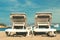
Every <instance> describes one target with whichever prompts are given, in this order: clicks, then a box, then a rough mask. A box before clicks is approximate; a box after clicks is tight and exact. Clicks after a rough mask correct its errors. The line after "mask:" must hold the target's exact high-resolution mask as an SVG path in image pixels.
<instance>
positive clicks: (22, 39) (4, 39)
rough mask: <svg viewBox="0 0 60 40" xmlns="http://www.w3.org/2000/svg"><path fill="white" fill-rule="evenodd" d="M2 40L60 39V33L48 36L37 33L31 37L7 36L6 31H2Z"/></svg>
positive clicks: (0, 35) (0, 38)
mask: <svg viewBox="0 0 60 40" xmlns="http://www.w3.org/2000/svg"><path fill="white" fill-rule="evenodd" d="M0 40H60V34H57V36H56V37H48V36H42V35H36V36H32V35H30V36H29V37H27V36H26V37H24V36H21V37H20V36H15V37H7V36H6V34H5V32H0Z"/></svg>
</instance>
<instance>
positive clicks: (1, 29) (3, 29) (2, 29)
mask: <svg viewBox="0 0 60 40" xmlns="http://www.w3.org/2000/svg"><path fill="white" fill-rule="evenodd" d="M51 28H54V29H56V30H58V31H59V30H60V25H59V27H54V26H53V25H51ZM6 29H11V28H0V31H5V30H6Z"/></svg>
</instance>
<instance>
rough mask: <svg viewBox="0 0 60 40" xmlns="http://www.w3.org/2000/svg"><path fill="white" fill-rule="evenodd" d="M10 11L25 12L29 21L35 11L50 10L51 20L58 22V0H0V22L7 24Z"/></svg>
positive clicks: (59, 10) (59, 0) (59, 21)
mask: <svg viewBox="0 0 60 40" xmlns="http://www.w3.org/2000/svg"><path fill="white" fill-rule="evenodd" d="M12 12H25V13H26V15H27V22H29V23H34V17H35V13H36V12H52V15H53V19H52V22H53V23H60V0H0V23H4V24H7V25H9V24H10V14H11V13H12Z"/></svg>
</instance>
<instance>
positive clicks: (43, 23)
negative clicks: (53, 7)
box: [33, 12, 56, 36]
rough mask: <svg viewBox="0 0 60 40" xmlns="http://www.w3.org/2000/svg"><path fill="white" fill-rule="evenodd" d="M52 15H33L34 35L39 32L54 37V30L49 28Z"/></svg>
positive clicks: (43, 13) (41, 13)
mask: <svg viewBox="0 0 60 40" xmlns="http://www.w3.org/2000/svg"><path fill="white" fill-rule="evenodd" d="M51 22H52V13H50V12H37V13H36V15H35V27H34V30H33V33H34V35H36V34H37V33H40V32H45V33H46V34H47V35H48V36H56V34H55V31H56V29H53V28H51Z"/></svg>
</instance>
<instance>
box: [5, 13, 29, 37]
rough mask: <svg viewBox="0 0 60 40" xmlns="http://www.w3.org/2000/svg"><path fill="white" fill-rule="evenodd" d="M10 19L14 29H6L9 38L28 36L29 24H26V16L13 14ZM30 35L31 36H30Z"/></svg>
mask: <svg viewBox="0 0 60 40" xmlns="http://www.w3.org/2000/svg"><path fill="white" fill-rule="evenodd" d="M10 19H11V22H12V29H6V30H5V32H6V34H7V36H10V35H15V34H16V35H18V34H19V35H21V34H23V35H24V36H26V35H27V34H28V29H27V23H26V15H25V14H23V13H21V14H18V13H16V14H11V15H10ZM28 35H29V34H28Z"/></svg>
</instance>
